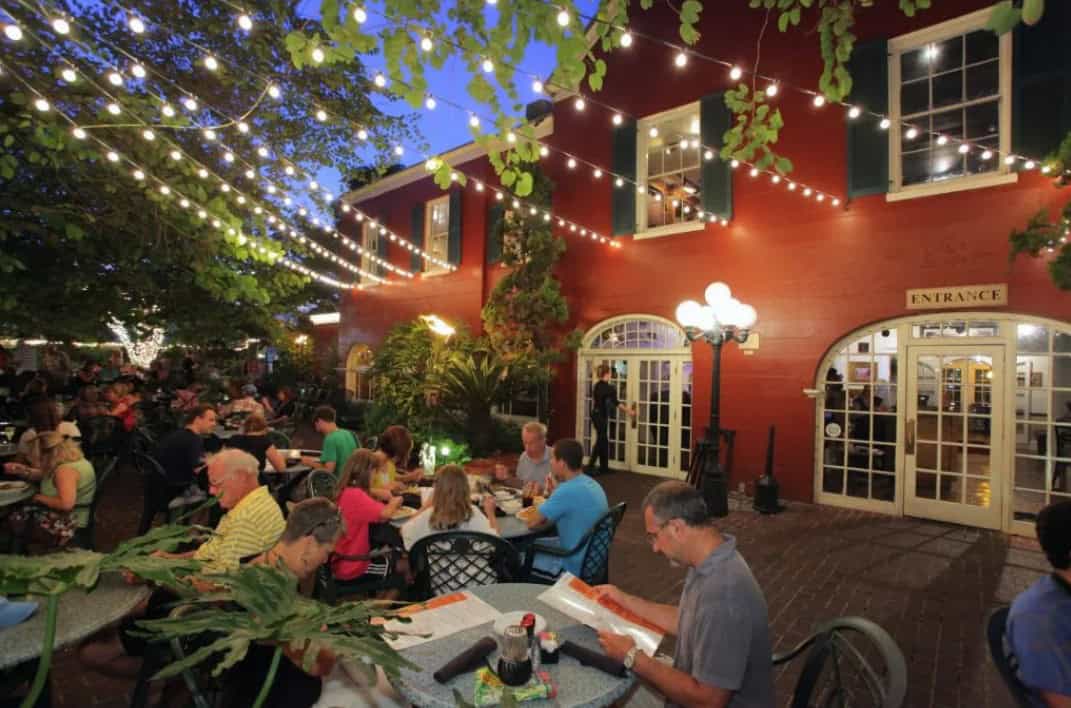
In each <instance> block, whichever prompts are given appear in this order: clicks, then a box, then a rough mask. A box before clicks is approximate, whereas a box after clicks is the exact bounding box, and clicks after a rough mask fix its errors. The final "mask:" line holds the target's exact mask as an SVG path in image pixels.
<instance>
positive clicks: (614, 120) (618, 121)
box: [610, 113, 625, 125]
mask: <svg viewBox="0 0 1071 708" xmlns="http://www.w3.org/2000/svg"><path fill="white" fill-rule="evenodd" d="M610 122H611V123H613V124H614V125H621V124H622V123H623V122H625V119H624V118H622V117H621V114H620V113H615V114H614V117H613V118H611V119H610Z"/></svg>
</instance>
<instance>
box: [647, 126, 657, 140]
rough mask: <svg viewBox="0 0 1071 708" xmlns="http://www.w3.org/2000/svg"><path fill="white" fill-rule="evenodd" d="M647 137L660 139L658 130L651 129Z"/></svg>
mask: <svg viewBox="0 0 1071 708" xmlns="http://www.w3.org/2000/svg"><path fill="white" fill-rule="evenodd" d="M647 135H649V136H651V137H652V138H657V137H658V128H651V129H650V130H648V131H647Z"/></svg>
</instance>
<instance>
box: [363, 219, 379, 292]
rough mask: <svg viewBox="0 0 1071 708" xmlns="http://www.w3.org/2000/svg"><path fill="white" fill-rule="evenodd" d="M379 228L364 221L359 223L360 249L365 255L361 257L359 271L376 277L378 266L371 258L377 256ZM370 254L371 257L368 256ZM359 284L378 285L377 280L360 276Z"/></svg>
mask: <svg viewBox="0 0 1071 708" xmlns="http://www.w3.org/2000/svg"><path fill="white" fill-rule="evenodd" d="M379 239H380V234H379V228H378V227H375V228H373V227H372V224H370V223H369V222H368V220H367V219H366V220H365V221H363V222H362V223H361V248H363V249H364V250H365V255H362V256H361V270H363V271H365V272H366V273H372V274H374V275H378V273H377V272H376V269H377V268H378V266H377V265H376V262H375V261H373V260H372V258H373V257H378V256H379ZM368 254H372V255H368ZM361 284H362V285H364V286H365V287H366V288H367V287H372V286H374V285H379V281H378V280H373V279H372V278H368V277H365V276H363V275H362V276H361Z"/></svg>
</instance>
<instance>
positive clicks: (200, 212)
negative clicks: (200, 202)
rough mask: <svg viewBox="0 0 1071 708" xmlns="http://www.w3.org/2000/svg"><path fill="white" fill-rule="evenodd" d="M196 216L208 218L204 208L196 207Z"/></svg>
mask: <svg viewBox="0 0 1071 708" xmlns="http://www.w3.org/2000/svg"><path fill="white" fill-rule="evenodd" d="M197 218H199V219H207V218H208V212H207V211H205V210H204V209H198V210H197Z"/></svg>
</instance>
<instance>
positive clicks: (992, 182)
mask: <svg viewBox="0 0 1071 708" xmlns="http://www.w3.org/2000/svg"><path fill="white" fill-rule="evenodd" d="M992 13H993V10H992V8H985V9H982V10H978V11H976V12H972V13H970V14H968V15H964V16H962V17H957V18H956V19H953V20H949V21H947V22H942V23H941V24H938V25H933V26H932V27H926V28H924V29H921V30H918V31H917V32H911V33H909V34H905V35H901V36H899V37H896V38H894V39H891V40H889V119H890V121H891V125H890V127H889V192H888V194H886V195H885V198H886V200H887V201H890V202H896V201H902V200H905V199H916V198H918V197H930V196H934V195H937V194H949V193H952V192H962V191H965V190H968V189H982V188H984V187H995V186H997V185H1002V184H1012V183H1014V182H1017V181H1018V180H1019V174H1018V173H1017V172H1013V171H1011V170H1010V169H1009V167H1008V166H1007V165H1005V164H1004V159H1003V158H1004V156H1005V155H1008V154H1009V153H1010V152H1011V130H1012V33H1011V32H1008V33H1006V34H1005V35H1004V36H1002V37H1000V38H999V40H998V41H999V53H998V56H999V62H1000V70H999V86H1000V98H999V99H998V104H999V107H998V111H999V120H1000V153H999V154H997V155H994V156H993V160H995V161H996V162H997V165H998V166H997V170H996V171H994V172H986V173H985V174H977V175H965V176H963V177H955V178H951V179H947V180H943V181H941V182H932V183H925V184H917V185H910V186H907V187H904V186H902V184H901V183H902V181H903V163H902V162H901V157H900V143H901V130H902V124H901V120H900V116H901V112H900V57H901V55H903V54H904V53H906V52H910V51H913V50H915V49H918V48H919V47H923V46H925V45H927V44H933V43H936V42H940V41H943V40H945V39H948V38H950V37H955V36H957V35H965V34H967V33H969V32H973V31H975V30H980V29H984V28H985V26H986V22H987V21H988V20H989V17H990V15H992ZM877 129H878V128H877V127H875V130H877Z"/></svg>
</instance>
